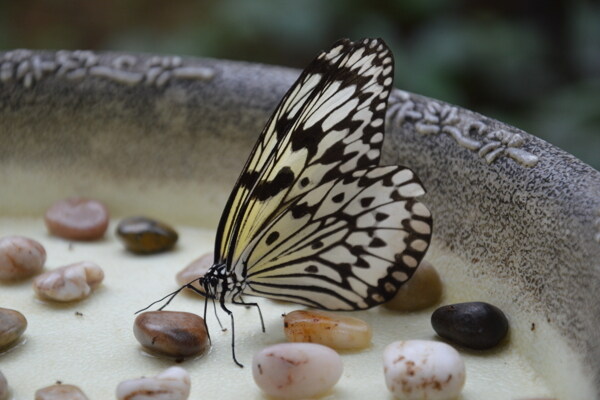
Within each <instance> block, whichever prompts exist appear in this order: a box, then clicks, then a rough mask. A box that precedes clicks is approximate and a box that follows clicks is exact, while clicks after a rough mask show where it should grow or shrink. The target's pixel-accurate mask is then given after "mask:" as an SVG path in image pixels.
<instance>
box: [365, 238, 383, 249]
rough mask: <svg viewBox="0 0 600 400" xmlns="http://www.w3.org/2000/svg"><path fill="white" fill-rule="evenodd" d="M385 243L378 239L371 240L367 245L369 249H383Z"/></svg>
mask: <svg viewBox="0 0 600 400" xmlns="http://www.w3.org/2000/svg"><path fill="white" fill-rule="evenodd" d="M385 246H386V243H385V242H384V241H383V240H381V239H379V238H378V237H375V238H373V240H371V243H369V247H385Z"/></svg>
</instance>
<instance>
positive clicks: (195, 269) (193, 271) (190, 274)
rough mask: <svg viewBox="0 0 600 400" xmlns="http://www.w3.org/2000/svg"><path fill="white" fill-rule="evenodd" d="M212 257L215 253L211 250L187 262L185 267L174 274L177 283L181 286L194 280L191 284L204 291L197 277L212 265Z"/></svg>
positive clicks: (202, 274) (201, 275) (204, 273)
mask: <svg viewBox="0 0 600 400" xmlns="http://www.w3.org/2000/svg"><path fill="white" fill-rule="evenodd" d="M214 258H215V253H212V252H210V253H206V254H204V255H202V256H200V257H198V258H196V259H195V260H194V261H192V262H191V263H189V264H188V266H187V267H185V268H184V269H182V270H181V271H179V272H178V273H177V275H176V276H175V280H176V281H177V284H179V285H181V286H183V285H187V284H188V283H190V282H192V281H194V282H193V283H192V286H193V287H195V288H196V289H198V290H199V291H201V292H203V293H204V288H203V287H202V286H201V285H200V282H198V281H197V279H198V278H201V277H203V276H204V275H206V273H207V272H208V270H209V269H210V267H212V265H213V261H214Z"/></svg>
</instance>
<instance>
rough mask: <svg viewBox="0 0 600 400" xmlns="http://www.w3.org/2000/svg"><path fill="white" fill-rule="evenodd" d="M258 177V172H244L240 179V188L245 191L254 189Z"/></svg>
mask: <svg viewBox="0 0 600 400" xmlns="http://www.w3.org/2000/svg"><path fill="white" fill-rule="evenodd" d="M258 176H259V173H258V171H245V172H244V173H243V174H242V175H241V177H240V186H241V187H243V188H246V189H251V188H252V187H254V184H255V183H256V180H257V179H258Z"/></svg>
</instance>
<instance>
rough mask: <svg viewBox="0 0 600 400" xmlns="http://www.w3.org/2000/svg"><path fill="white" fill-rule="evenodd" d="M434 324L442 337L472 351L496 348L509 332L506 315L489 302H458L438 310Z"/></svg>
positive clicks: (433, 320)
mask: <svg viewBox="0 0 600 400" xmlns="http://www.w3.org/2000/svg"><path fill="white" fill-rule="evenodd" d="M431 325H432V326H433V329H434V330H435V331H436V333H437V334H438V335H440V336H441V337H443V338H445V339H448V340H450V341H453V342H455V343H457V344H460V345H462V346H464V347H468V348H471V349H477V350H483V349H489V348H491V347H494V346H495V345H497V344H498V343H499V342H500V341H501V340H502V338H504V336H506V333H507V332H508V320H507V319H506V316H505V315H504V313H503V312H502V311H501V310H500V309H499V308H498V307H495V306H493V305H491V304H488V303H483V302H470V303H458V304H451V305H447V306H443V307H440V308H438V309H437V310H435V311H434V312H433V314H432V315H431Z"/></svg>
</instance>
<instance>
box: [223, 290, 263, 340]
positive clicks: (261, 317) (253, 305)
mask: <svg viewBox="0 0 600 400" xmlns="http://www.w3.org/2000/svg"><path fill="white" fill-rule="evenodd" d="M231 302H232V303H233V304H238V305H243V306H246V307H248V306H252V307H256V309H257V310H258V316H259V317H260V325H261V327H262V331H263V333H264V332H266V330H265V320H264V319H263V316H262V311H261V310H260V306H259V305H258V303H246V302H245V301H244V299H243V298H242V296H239V301H237V300H236V298H235V297H234V298H233V299H232V300H231Z"/></svg>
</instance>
